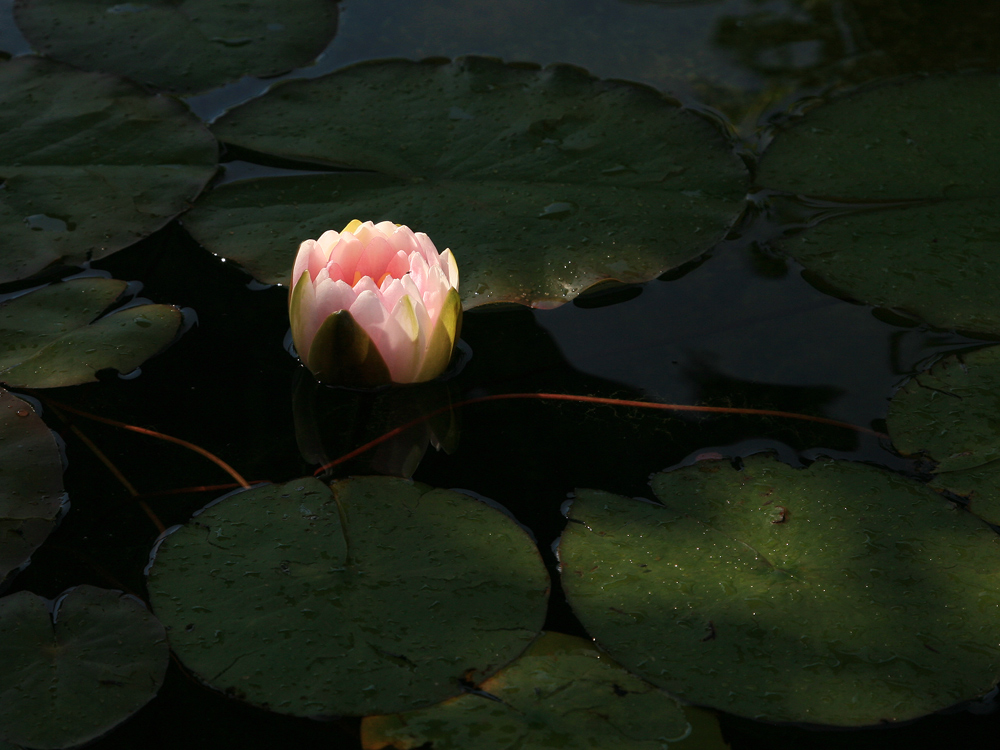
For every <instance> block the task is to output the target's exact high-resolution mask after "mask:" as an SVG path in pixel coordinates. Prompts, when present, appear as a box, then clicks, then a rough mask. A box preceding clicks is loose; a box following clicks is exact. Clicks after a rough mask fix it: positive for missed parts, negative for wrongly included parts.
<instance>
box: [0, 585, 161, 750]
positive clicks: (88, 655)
mask: <svg viewBox="0 0 1000 750" xmlns="http://www.w3.org/2000/svg"><path fill="white" fill-rule="evenodd" d="M168 658H169V652H168V649H167V640H166V636H165V634H164V631H163V626H162V625H161V624H160V623H159V622H158V621H157V620H156V618H155V617H153V616H152V615H151V614H150V613H149V610H148V609H146V607H145V606H144V605H143V603H142V602H140V601H139V600H138V599H135V598H133V597H131V596H126V595H124V594H122V593H121V592H120V591H108V590H106V589H100V588H96V587H94V586H77V587H76V588H73V589H70V590H69V591H67V592H65V593H63V594H62V595H61V596H60V597H59V598H58V599H57V600H56V602H55V604H54V606H53V605H50V604H49V603H48V602H46V600H44V599H42V598H41V597H38V596H35V595H34V594H32V593H30V592H27V591H19V592H17V593H16V594H11V595H10V596H6V597H4V598H2V599H0V742H2V741H3V740H7V741H9V742H13V743H15V744H17V745H23V746H25V747H30V748H39V749H40V750H52V749H54V748H65V747H73V746H75V745H81V744H83V743H85V742H87V741H89V740H92V739H94V738H96V737H99V736H101V735H102V734H104V733H105V732H107V731H108V730H109V729H111V728H112V727H114V726H116V725H118V724H120V723H121V722H122V721H124V720H125V719H127V718H128V717H129V716H131V715H132V714H133V713H135V712H136V711H138V710H139V709H140V708H142V706H144V705H145V704H146V703H147V702H148V701H149V700H151V699H152V698H153V696H154V695H156V692H157V691H158V690H159V688H160V685H161V684H163V676H164V674H165V673H166V670H167V661H168Z"/></svg>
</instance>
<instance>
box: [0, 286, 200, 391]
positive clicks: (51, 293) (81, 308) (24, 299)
mask: <svg viewBox="0 0 1000 750" xmlns="http://www.w3.org/2000/svg"><path fill="white" fill-rule="evenodd" d="M125 287H126V283H125V282H124V281H119V280H117V279H104V278H82V279H71V280H69V281H64V282H60V283H56V284H51V285H49V286H45V287H42V288H41V289H36V290H35V291H33V292H29V293H28V294H24V295H22V296H20V297H15V298H14V299H12V300H10V301H8V302H5V303H4V304H3V305H0V381H2V382H4V383H6V384H7V385H11V386H18V387H27V388H56V387H59V386H65V385H76V384H78V383H88V382H92V381H95V380H97V378H96V377H95V374H96V373H97V371H98V370H103V369H106V368H109V367H110V368H114V369H115V370H118V371H119V372H122V373H127V372H131V371H132V370H134V369H135V368H136V367H138V366H139V365H140V364H142V363H143V362H145V361H146V360H147V359H149V358H150V357H151V356H153V355H154V354H156V353H157V352H158V351H160V350H161V349H163V348H164V347H165V346H166V345H167V344H169V343H170V342H171V341H173V339H174V337H175V336H176V335H177V331H178V330H179V329H180V326H181V323H182V322H183V317H184V316H183V315H182V313H181V311H180V310H179V309H177V308H176V307H173V306H172V305H137V306H135V307H129V308H126V309H123V310H119V311H117V312H113V313H111V314H110V315H105V316H104V317H103V318H98V319H97V320H94V319H95V318H97V316H98V314H99V313H100V312H101V311H102V310H104V309H106V308H107V307H108V305H110V304H111V303H112V302H114V300H115V299H117V298H118V297H119V295H121V293H122V292H123V291H124V290H125ZM91 321H93V322H91Z"/></svg>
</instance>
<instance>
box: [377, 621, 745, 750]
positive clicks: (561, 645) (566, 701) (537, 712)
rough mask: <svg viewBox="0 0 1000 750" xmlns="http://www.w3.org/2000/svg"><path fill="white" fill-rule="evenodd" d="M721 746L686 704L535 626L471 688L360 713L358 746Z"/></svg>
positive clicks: (706, 749) (489, 749) (456, 749)
mask: <svg viewBox="0 0 1000 750" xmlns="http://www.w3.org/2000/svg"><path fill="white" fill-rule="evenodd" d="M568 737H572V738H573V739H572V744H573V747H579V748H588V747H589V748H605V747H614V746H615V745H619V744H620V745H622V746H625V747H628V748H630V750H642V749H643V748H647V749H648V750H663V749H664V748H667V747H672V748H674V747H676V748H699V750H710V749H717V750H723V748H727V747H729V746H728V745H727V744H726V743H725V742H723V740H722V734H721V732H720V730H719V723H718V721H717V720H716V719H715V717H714V716H712V715H711V714H708V713H707V712H704V711H699V710H698V709H694V708H686V707H684V706H682V705H681V704H680V703H678V702H677V701H676V700H675V699H674V698H671V697H670V696H668V695H667V694H665V693H663V692H661V691H660V690H658V689H656V688H655V687H653V686H652V685H650V684H649V683H648V682H645V681H643V680H640V679H639V678H637V677H635V676H634V675H631V674H629V673H628V672H626V671H625V670H624V669H622V668H621V667H619V666H618V665H617V664H615V663H614V662H613V661H611V659H610V658H608V656H607V655H606V654H603V653H602V652H600V651H599V650H597V649H596V648H594V646H593V645H592V644H591V643H589V642H588V641H585V640H584V639H582V638H576V637H574V636H570V635H563V634H561V633H545V634H544V635H542V636H541V637H540V638H539V639H538V640H537V641H535V642H534V643H533V644H531V646H530V647H529V648H528V650H527V651H525V653H524V654H523V655H522V656H521V657H520V658H519V659H517V661H515V662H513V663H512V664H510V665H508V666H507V667H506V668H504V669H502V670H500V672H498V673H497V674H496V675H494V676H493V677H491V678H490V679H488V680H486V682H484V683H483V684H481V685H479V686H478V687H477V690H476V691H475V692H470V693H467V694H466V695H462V696H460V697H458V698H452V699H451V700H448V701H445V702H444V703H440V704H438V705H436V706H431V707H430V708H425V709H421V710H419V711H409V712H407V713H402V714H395V715H391V716H369V717H367V718H366V719H365V720H364V721H363V722H362V723H361V744H362V746H363V747H364V748H365V750H381V748H384V747H395V748H400V749H401V750H410V748H418V747H422V746H424V745H425V744H427V745H429V746H431V747H434V748H435V750H466V749H467V748H472V747H475V748H477V749H478V750H507V749H508V748H523V747H531V748H538V749H539V750H540V749H541V748H564V747H566V741H567V738H568Z"/></svg>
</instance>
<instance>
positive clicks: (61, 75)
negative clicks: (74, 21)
mask: <svg viewBox="0 0 1000 750" xmlns="http://www.w3.org/2000/svg"><path fill="white" fill-rule="evenodd" d="M217 155H218V146H217V144H216V142H215V140H214V139H213V138H212V136H211V134H210V133H209V132H208V130H207V128H206V127H205V126H204V125H202V124H201V123H200V122H199V121H198V120H197V119H196V118H195V117H194V115H192V114H191V113H190V112H189V111H188V110H187V108H186V107H185V106H184V105H183V104H181V103H180V102H178V101H177V100H175V99H172V98H169V97H164V96H152V95H150V94H148V93H146V92H145V91H144V90H142V89H141V88H140V87H138V86H137V85H135V84H133V83H129V82H127V81H124V80H122V79H120V78H116V77H114V76H110V75H105V74H101V73H89V72H84V71H81V70H77V69H76V68H72V67H70V66H68V65H64V64H62V63H57V62H53V61H51V60H46V59H43V58H38V57H18V58H14V59H12V60H7V61H3V60H0V234H2V235H3V237H4V246H3V249H2V251H0V283H3V282H7V281H12V280H15V279H22V278H27V277H29V276H32V275H34V274H36V273H38V272H39V271H41V270H42V269H44V268H45V267H46V266H48V265H50V264H53V263H56V262H59V261H64V262H66V263H82V262H83V261H85V260H90V259H96V258H103V257H105V256H107V255H110V254H111V253H114V252H116V251H117V250H121V249H122V248H123V247H126V246H128V245H131V244H133V243H134V242H136V241H137V240H139V239H141V238H142V237H145V236H146V235H148V234H150V233H152V232H154V231H155V230H157V229H159V228H160V227H162V226H163V225H164V224H166V223H167V222H168V221H169V220H170V219H172V218H173V217H174V216H176V215H177V214H178V213H180V212H181V211H183V210H184V209H185V208H187V207H188V205H189V202H190V201H191V200H193V199H194V197H195V196H196V195H197V194H198V193H199V192H201V189H202V188H203V187H204V186H205V184H206V183H207V182H208V180H209V178H211V177H212V175H213V174H214V173H215V168H216V161H217Z"/></svg>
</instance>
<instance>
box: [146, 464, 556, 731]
mask: <svg viewBox="0 0 1000 750" xmlns="http://www.w3.org/2000/svg"><path fill="white" fill-rule="evenodd" d="M548 583H549V581H548V575H547V573H546V572H545V568H544V566H543V565H542V562H541V558H540V557H539V554H538V550H537V549H536V548H535V546H534V543H533V542H532V541H531V539H530V538H529V537H528V535H527V534H526V533H525V532H524V530H523V529H522V528H521V527H519V526H518V525H517V524H516V523H515V522H514V521H513V520H512V519H511V518H510V517H509V516H507V515H505V514H504V513H502V512H499V511H498V510H496V509H495V508H492V507H490V506H489V505H487V504H485V503H483V502H481V501H478V500H475V499H473V498H471V497H468V496H467V495H461V494H458V493H454V492H450V491H447V490H431V489H429V488H427V487H426V486H423V485H418V484H413V483H411V482H408V481H406V480H402V479H392V478H389V477H356V478H353V479H349V480H343V481H339V482H336V483H334V485H333V491H332V492H331V490H330V488H328V487H326V486H325V485H324V484H322V483H321V482H319V481H317V480H315V479H311V478H305V479H299V480H294V481H292V482H289V483H288V484H285V485H267V486H263V487H259V488H256V489H253V490H250V491H247V492H242V493H240V494H237V495H233V496H231V497H228V498H226V499H225V500H224V501H222V502H220V503H218V504H216V505H212V506H210V507H209V508H207V509H206V510H205V512H203V513H202V514H200V515H198V516H196V517H195V518H194V519H193V520H192V521H191V522H190V523H189V524H188V525H186V526H184V527H183V528H181V529H180V530H178V531H177V532H175V533H173V534H171V535H170V536H168V537H167V538H166V540H165V541H164V542H163V544H162V546H161V547H160V548H159V551H158V552H157V553H156V558H155V562H154V564H153V566H152V569H151V571H150V574H149V592H150V598H151V601H152V604H153V608H154V610H155V612H156V613H157V615H158V616H159V617H160V618H161V619H162V620H163V621H164V623H165V624H166V625H167V626H168V628H169V631H170V642H171V646H172V648H173V649H174V651H175V652H176V653H177V655H178V656H179V657H180V659H181V660H182V661H183V662H184V664H185V666H186V668H187V669H189V670H191V671H192V672H193V673H194V674H196V675H198V676H199V677H200V678H201V679H203V680H204V681H206V682H207V683H209V684H210V685H212V686H213V687H216V688H218V689H220V690H225V691H227V692H229V693H231V694H233V695H235V696H237V697H239V698H241V699H243V700H246V701H248V702H250V703H255V704H258V705H263V706H266V707H268V708H269V709H271V710H272V711H278V712H281V713H290V714H298V715H302V716H321V715H325V716H333V715H366V714H373V713H392V712H395V711H399V710H408V709H411V708H417V707H422V706H426V705H429V704H431V703H435V702H437V701H439V700H443V699H444V698H448V697H451V696H454V695H457V694H458V693H459V692H460V691H461V685H460V680H463V679H465V680H476V681H479V680H481V679H482V678H484V677H485V676H487V675H489V674H491V673H492V672H494V671H496V670H497V669H499V668H500V667H501V666H503V665H504V664H506V663H507V662H508V661H510V660H511V659H513V658H514V657H515V656H517V655H518V654H519V653H520V652H521V651H522V650H523V649H524V648H525V647H526V646H527V644H528V643H529V642H530V641H531V640H532V639H533V638H534V637H535V636H536V635H537V633H538V630H539V629H540V627H541V624H542V621H543V619H544V616H545V608H546V603H547V596H548Z"/></svg>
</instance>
